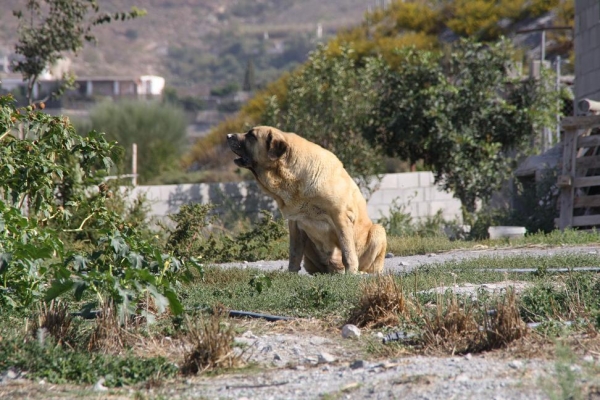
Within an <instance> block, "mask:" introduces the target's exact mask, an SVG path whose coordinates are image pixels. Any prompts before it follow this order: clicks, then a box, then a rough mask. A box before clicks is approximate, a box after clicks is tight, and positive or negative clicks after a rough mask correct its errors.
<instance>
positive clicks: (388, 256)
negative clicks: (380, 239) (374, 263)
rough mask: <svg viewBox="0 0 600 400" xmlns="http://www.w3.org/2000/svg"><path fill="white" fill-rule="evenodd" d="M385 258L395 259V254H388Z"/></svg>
mask: <svg viewBox="0 0 600 400" xmlns="http://www.w3.org/2000/svg"><path fill="white" fill-rule="evenodd" d="M385 258H394V253H387V254H386V255H385Z"/></svg>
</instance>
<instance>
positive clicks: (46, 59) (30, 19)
mask: <svg viewBox="0 0 600 400" xmlns="http://www.w3.org/2000/svg"><path fill="white" fill-rule="evenodd" d="M25 9H26V11H25V12H23V11H22V10H15V11H13V15H14V16H15V17H16V18H17V19H18V20H19V31H18V34H19V38H18V41H17V43H16V44H15V53H16V54H18V55H20V56H21V58H19V59H17V60H16V61H15V62H14V64H13V71H15V72H19V73H21V74H22V75H23V80H24V81H27V98H28V99H29V102H30V103H31V102H32V101H33V100H34V99H33V97H32V96H33V86H34V84H35V82H36V81H37V79H38V77H39V76H40V75H41V74H42V72H43V71H44V69H45V68H47V67H48V66H50V65H52V64H54V63H55V62H56V61H58V59H59V58H60V57H61V56H62V55H63V54H64V53H66V52H75V53H76V52H77V51H79V50H80V49H81V48H82V47H83V45H84V43H85V42H94V41H95V37H94V35H93V34H92V29H93V27H95V26H97V25H101V24H105V23H110V22H112V21H113V20H114V21H118V20H121V21H125V20H127V19H132V18H137V17H139V16H142V15H144V14H145V11H143V10H139V9H137V8H136V7H132V9H131V11H129V12H116V13H113V14H109V13H104V12H100V8H99V5H98V2H97V1H96V0H72V1H65V0H30V1H27V3H26V6H25Z"/></svg>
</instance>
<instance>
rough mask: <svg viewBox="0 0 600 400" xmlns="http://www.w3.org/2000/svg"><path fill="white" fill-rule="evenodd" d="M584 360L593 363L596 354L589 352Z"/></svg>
mask: <svg viewBox="0 0 600 400" xmlns="http://www.w3.org/2000/svg"><path fill="white" fill-rule="evenodd" d="M583 361H585V362H587V363H593V362H594V356H592V355H590V354H588V355H587V356H585V357H583Z"/></svg>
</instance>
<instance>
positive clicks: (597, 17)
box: [574, 0, 600, 104]
mask: <svg viewBox="0 0 600 400" xmlns="http://www.w3.org/2000/svg"><path fill="white" fill-rule="evenodd" d="M574 35H575V101H576V102H575V104H577V101H579V100H581V99H584V98H588V99H592V100H596V101H600V2H599V1H598V0H575V32H574Z"/></svg>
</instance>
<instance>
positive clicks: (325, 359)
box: [317, 351, 335, 364]
mask: <svg viewBox="0 0 600 400" xmlns="http://www.w3.org/2000/svg"><path fill="white" fill-rule="evenodd" d="M332 362H335V357H334V356H332V355H331V354H329V353H326V352H324V351H323V352H321V353H320V354H319V356H318V359H317V364H329V363H332Z"/></svg>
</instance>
